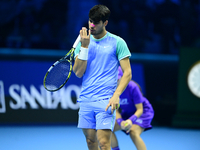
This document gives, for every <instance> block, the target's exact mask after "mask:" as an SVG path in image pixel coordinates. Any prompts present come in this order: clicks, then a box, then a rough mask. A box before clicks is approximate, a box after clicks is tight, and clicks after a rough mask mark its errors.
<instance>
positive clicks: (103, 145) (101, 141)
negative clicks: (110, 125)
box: [99, 139, 110, 150]
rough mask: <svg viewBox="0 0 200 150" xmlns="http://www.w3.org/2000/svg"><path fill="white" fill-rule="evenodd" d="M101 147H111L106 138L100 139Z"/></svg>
mask: <svg viewBox="0 0 200 150" xmlns="http://www.w3.org/2000/svg"><path fill="white" fill-rule="evenodd" d="M99 147H100V148H101V150H104V149H107V148H108V147H110V145H109V142H108V141H107V140H105V139H101V140H99Z"/></svg>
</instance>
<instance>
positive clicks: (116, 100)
mask: <svg viewBox="0 0 200 150" xmlns="http://www.w3.org/2000/svg"><path fill="white" fill-rule="evenodd" d="M110 106H111V111H112V113H113V112H114V110H115V109H118V108H119V106H120V105H119V96H117V95H113V96H112V97H111V98H110V100H109V103H108V105H107V106H106V109H105V111H107V109H108V107H110Z"/></svg>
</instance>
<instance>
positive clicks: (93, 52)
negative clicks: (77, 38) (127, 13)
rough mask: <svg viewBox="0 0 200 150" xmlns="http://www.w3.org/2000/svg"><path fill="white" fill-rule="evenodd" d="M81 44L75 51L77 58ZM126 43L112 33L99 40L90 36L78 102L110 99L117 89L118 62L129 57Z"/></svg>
mask: <svg viewBox="0 0 200 150" xmlns="http://www.w3.org/2000/svg"><path fill="white" fill-rule="evenodd" d="M80 47H81V43H79V44H78V46H77V48H76V49H75V54H74V57H75V58H76V56H78V54H79V50H80ZM130 56H131V53H130V51H129V49H128V46H127V44H126V42H125V41H124V40H123V39H122V38H120V37H119V36H116V35H114V34H112V33H109V32H107V34H106V35H105V36H104V37H103V38H101V39H95V38H94V37H93V36H92V35H91V36H90V44H89V47H88V60H87V68H86V71H85V73H84V75H83V80H82V88H81V93H80V96H79V98H78V100H77V101H78V102H91V101H97V100H101V99H106V98H111V97H112V96H113V94H114V92H115V90H116V88H117V79H118V67H119V61H120V60H121V59H123V58H126V57H130Z"/></svg>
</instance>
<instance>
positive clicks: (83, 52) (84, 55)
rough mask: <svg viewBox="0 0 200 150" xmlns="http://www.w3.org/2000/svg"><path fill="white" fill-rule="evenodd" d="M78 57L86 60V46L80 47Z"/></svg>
mask: <svg viewBox="0 0 200 150" xmlns="http://www.w3.org/2000/svg"><path fill="white" fill-rule="evenodd" d="M78 59H81V60H87V59H88V48H84V47H81V48H80V51H79V54H78Z"/></svg>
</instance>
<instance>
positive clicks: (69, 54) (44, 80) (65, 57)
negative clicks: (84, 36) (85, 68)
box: [43, 35, 80, 92]
mask: <svg viewBox="0 0 200 150" xmlns="http://www.w3.org/2000/svg"><path fill="white" fill-rule="evenodd" d="M79 41H80V35H79V36H78V38H77V39H76V41H75V42H74V44H73V47H72V48H71V50H70V51H69V52H68V53H67V54H66V55H65V56H64V57H62V58H61V59H59V60H58V61H56V62H55V63H54V64H53V65H51V67H50V68H49V69H48V71H47V72H46V74H45V76H44V79H43V86H44V88H45V89H46V90H47V91H50V92H55V91H58V90H60V89H61V88H62V87H63V86H64V85H65V84H66V83H67V81H68V80H69V78H70V76H71V72H72V59H73V54H74V50H75V48H76V46H77V45H78V43H79ZM69 56H70V57H69ZM68 57H69V59H67V58H68ZM61 61H68V62H69V63H70V69H69V74H68V76H67V78H66V80H65V82H64V83H63V84H62V85H60V87H58V88H56V89H54V90H50V89H48V88H47V87H46V78H47V76H48V74H49V72H50V71H51V70H52V69H53V68H54V66H56V65H57V64H58V63H60V62H61Z"/></svg>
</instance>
